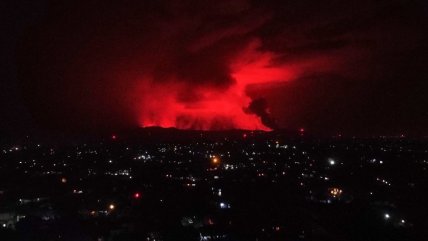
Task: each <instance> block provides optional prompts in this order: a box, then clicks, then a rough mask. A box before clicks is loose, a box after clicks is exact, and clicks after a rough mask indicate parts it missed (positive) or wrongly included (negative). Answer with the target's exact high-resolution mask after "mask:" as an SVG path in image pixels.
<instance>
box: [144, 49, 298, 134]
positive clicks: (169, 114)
mask: <svg viewBox="0 0 428 241" xmlns="http://www.w3.org/2000/svg"><path fill="white" fill-rule="evenodd" d="M258 47H259V41H252V42H250V43H249V44H248V46H247V47H246V48H245V49H244V50H243V51H242V52H240V53H239V54H238V56H237V58H236V59H233V60H232V61H231V63H230V65H229V68H230V75H231V76H230V78H231V79H233V80H234V83H231V84H230V85H229V86H226V87H224V86H220V87H216V86H214V87H213V86H198V87H195V86H190V84H189V83H187V82H186V81H182V80H180V79H178V80H177V79H170V80H168V82H167V83H162V84H157V83H154V82H153V81H149V80H143V81H141V82H139V87H138V88H137V89H136V90H137V95H138V96H139V99H140V100H139V101H140V102H139V103H140V105H139V106H138V110H139V122H140V125H141V126H142V127H149V126H160V127H175V128H179V129H198V130H213V129H214V130H216V129H248V130H270V129H271V128H272V127H271V126H267V125H266V123H263V119H262V118H261V117H262V116H261V115H262V114H260V113H257V112H255V111H253V110H251V109H250V108H248V107H249V105H250V103H251V102H252V99H251V97H250V96H248V95H247V91H246V90H247V87H248V86H250V85H254V84H264V83H272V82H278V81H281V82H282V81H288V80H290V79H292V78H293V77H294V74H295V73H294V72H295V71H293V70H292V69H291V68H287V67H286V66H273V65H271V62H272V61H273V59H274V58H275V55H274V54H273V53H271V52H261V51H259V50H258ZM183 95H190V96H194V97H192V98H191V99H180V96H183ZM261 112H263V113H265V114H267V113H268V110H267V109H266V107H263V109H262V110H261Z"/></svg>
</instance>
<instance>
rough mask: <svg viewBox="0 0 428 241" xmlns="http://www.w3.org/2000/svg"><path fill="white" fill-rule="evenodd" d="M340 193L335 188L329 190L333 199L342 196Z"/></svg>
mask: <svg viewBox="0 0 428 241" xmlns="http://www.w3.org/2000/svg"><path fill="white" fill-rule="evenodd" d="M342 192H343V191H342V190H341V189H339V188H337V187H334V188H331V189H330V195H332V196H333V197H339V196H340V195H342Z"/></svg>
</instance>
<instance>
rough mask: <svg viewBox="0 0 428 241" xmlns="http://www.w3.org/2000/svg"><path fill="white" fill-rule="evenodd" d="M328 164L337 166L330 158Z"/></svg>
mask: <svg viewBox="0 0 428 241" xmlns="http://www.w3.org/2000/svg"><path fill="white" fill-rule="evenodd" d="M328 163H329V164H330V165H331V166H333V165H334V164H336V161H334V160H333V159H331V158H329V159H328Z"/></svg>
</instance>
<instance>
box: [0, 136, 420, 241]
mask: <svg viewBox="0 0 428 241" xmlns="http://www.w3.org/2000/svg"><path fill="white" fill-rule="evenodd" d="M164 135H165V136H163V138H162V140H158V139H155V138H152V137H150V136H144V137H135V136H134V137H132V138H131V137H129V138H125V137H122V136H112V137H110V138H104V140H91V141H74V142H70V143H66V144H65V143H61V144H48V143H43V142H37V141H33V140H30V139H28V140H24V141H21V142H19V143H4V144H3V146H2V149H1V154H0V160H1V162H0V240H2V241H3V240H31V241H38V240H49V241H50V240H70V241H85V240H94V241H101V240H103V241H107V240H112V241H113V240H118V241H127V240H147V241H149V240H153V241H154V240H158V241H159V240H189V241H191V240H242V241H248V240H254V241H255V240H258V241H262V240H317V241H319V240H333V241H334V240H345V241H360V240H361V241H370V240H373V241H382V240H397V241H406V240H408V241H413V240H426V237H427V236H426V234H427V231H426V230H427V228H428V218H427V216H428V206H427V204H428V199H427V198H426V197H425V196H426V195H425V193H426V191H427V190H428V189H427V187H428V182H426V180H428V179H427V176H428V171H427V168H428V141H427V140H426V139H419V140H410V139H406V138H372V139H352V138H351V139H343V138H329V139H316V138H306V137H304V136H298V135H297V136H295V137H285V136H281V135H276V134H273V133H269V134H267V133H253V132H235V133H230V134H228V135H220V136H219V135H213V136H210V135H207V134H204V133H200V134H197V135H196V134H194V136H192V137H191V138H183V139H180V138H177V135H178V134H177V133H176V132H174V133H172V135H174V136H172V137H174V138H172V137H171V138H168V134H164Z"/></svg>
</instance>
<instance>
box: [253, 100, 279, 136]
mask: <svg viewBox="0 0 428 241" xmlns="http://www.w3.org/2000/svg"><path fill="white" fill-rule="evenodd" d="M245 111H246V112H247V113H252V114H255V115H257V116H258V117H260V119H261V121H262V123H263V125H265V126H267V127H269V128H271V129H277V128H278V125H277V124H276V122H275V119H274V118H273V117H272V116H271V114H270V112H269V107H268V103H267V101H266V99H265V98H257V99H253V100H252V101H251V103H250V104H249V105H248V107H247V108H246V109H245Z"/></svg>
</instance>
